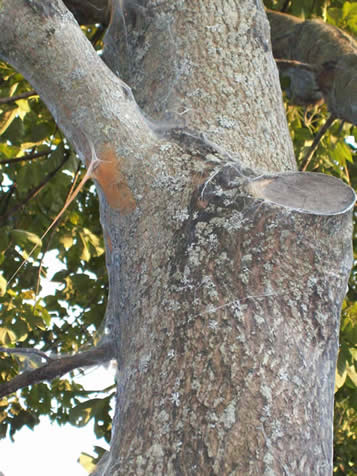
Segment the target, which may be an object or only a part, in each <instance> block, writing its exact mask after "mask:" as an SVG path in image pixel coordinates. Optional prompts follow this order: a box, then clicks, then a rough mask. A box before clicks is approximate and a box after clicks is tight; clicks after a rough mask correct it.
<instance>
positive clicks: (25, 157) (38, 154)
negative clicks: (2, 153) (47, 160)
mask: <svg viewBox="0 0 357 476" xmlns="http://www.w3.org/2000/svg"><path fill="white" fill-rule="evenodd" d="M51 152H52V150H47V151H45V152H34V153H33V154H28V155H23V156H22V157H15V158H14V159H5V160H0V165H4V164H16V163H17V162H23V161H25V160H32V159H37V158H38V157H43V156H45V155H48V154H50V153H51Z"/></svg>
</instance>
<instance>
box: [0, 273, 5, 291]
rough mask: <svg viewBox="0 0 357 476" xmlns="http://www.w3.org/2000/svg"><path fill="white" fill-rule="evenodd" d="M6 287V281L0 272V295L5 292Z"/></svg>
mask: <svg viewBox="0 0 357 476" xmlns="http://www.w3.org/2000/svg"><path fill="white" fill-rule="evenodd" d="M6 287H7V281H6V279H5V278H4V276H2V275H1V274H0V296H4V294H5V293H6Z"/></svg>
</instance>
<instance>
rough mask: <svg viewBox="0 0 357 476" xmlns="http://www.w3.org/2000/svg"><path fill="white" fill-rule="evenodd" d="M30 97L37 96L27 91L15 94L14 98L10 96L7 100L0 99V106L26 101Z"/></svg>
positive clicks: (34, 92)
mask: <svg viewBox="0 0 357 476" xmlns="http://www.w3.org/2000/svg"><path fill="white" fill-rule="evenodd" d="M31 96H38V94H37V93H36V91H33V90H32V91H27V92H26V93H21V94H17V95H16V96H10V97H7V98H0V104H10V103H12V102H15V101H18V100H19V99H26V98H29V97H31Z"/></svg>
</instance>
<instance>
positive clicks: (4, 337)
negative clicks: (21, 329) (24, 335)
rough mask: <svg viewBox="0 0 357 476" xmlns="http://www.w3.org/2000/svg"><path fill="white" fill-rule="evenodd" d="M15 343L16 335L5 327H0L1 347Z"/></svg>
mask: <svg viewBox="0 0 357 476" xmlns="http://www.w3.org/2000/svg"><path fill="white" fill-rule="evenodd" d="M15 342H16V334H15V333H14V332H13V331H12V330H10V329H8V328H7V327H0V343H1V345H6V346H7V345H11V344H14V343H15Z"/></svg>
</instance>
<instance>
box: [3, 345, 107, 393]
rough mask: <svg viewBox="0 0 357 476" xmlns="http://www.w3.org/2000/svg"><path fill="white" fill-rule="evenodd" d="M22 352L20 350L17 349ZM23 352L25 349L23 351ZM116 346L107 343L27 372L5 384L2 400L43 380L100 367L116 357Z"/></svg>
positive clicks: (6, 350)
mask: <svg viewBox="0 0 357 476" xmlns="http://www.w3.org/2000/svg"><path fill="white" fill-rule="evenodd" d="M11 350H15V349H6V348H5V350H4V351H5V352H9V351H11ZM17 350H20V349H17ZM22 350H23V349H22ZM113 350H114V346H113V343H112V342H106V343H105V344H101V345H100V346H98V347H94V348H93V349H91V350H88V351H86V352H81V353H80V354H75V355H71V356H69V357H62V358H59V359H54V360H51V361H49V362H48V363H47V364H46V365H43V366H42V367H39V368H37V369H35V370H31V371H26V372H24V373H23V374H21V375H18V376H17V377H15V378H13V379H12V380H10V381H9V382H6V383H3V384H2V385H1V386H0V398H2V397H5V396H6V395H9V394H10V393H13V392H16V390H19V389H20V388H23V387H27V386H28V385H34V384H35V383H39V382H42V381H43V380H52V379H54V378H56V377H61V376H62V375H64V374H66V373H67V372H70V371H71V370H74V369H77V368H78V367H88V366H91V365H99V364H102V363H103V362H107V361H108V360H111V359H112V358H113V357H114V352H113Z"/></svg>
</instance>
